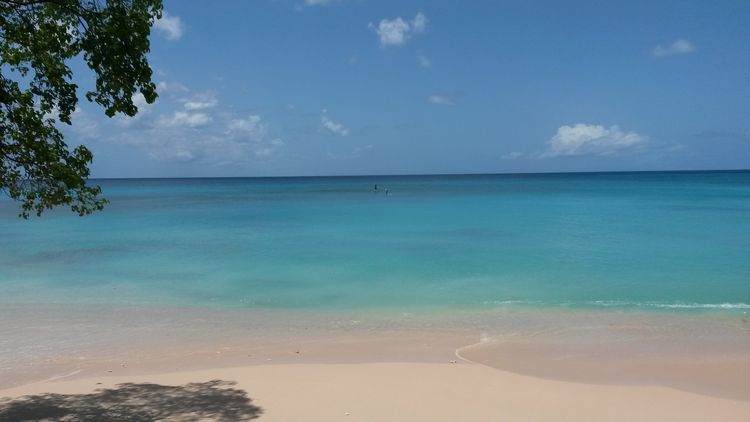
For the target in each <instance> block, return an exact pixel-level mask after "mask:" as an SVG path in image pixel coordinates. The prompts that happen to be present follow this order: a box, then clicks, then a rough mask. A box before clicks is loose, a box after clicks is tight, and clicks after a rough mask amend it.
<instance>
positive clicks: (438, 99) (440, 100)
mask: <svg viewBox="0 0 750 422" xmlns="http://www.w3.org/2000/svg"><path fill="white" fill-rule="evenodd" d="M427 100H428V101H429V102H431V103H433V104H437V105H441V106H452V105H455V104H456V103H455V102H453V100H451V99H450V98H448V97H445V96H442V95H430V96H429V97H427Z"/></svg>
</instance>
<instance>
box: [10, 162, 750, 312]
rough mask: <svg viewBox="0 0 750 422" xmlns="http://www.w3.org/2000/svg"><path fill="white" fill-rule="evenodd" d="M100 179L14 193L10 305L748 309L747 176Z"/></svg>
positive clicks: (749, 222) (749, 189) (749, 217)
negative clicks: (74, 202) (68, 197)
mask: <svg viewBox="0 0 750 422" xmlns="http://www.w3.org/2000/svg"><path fill="white" fill-rule="evenodd" d="M92 183H96V184H99V185H101V186H102V188H103V191H104V195H105V197H107V198H108V199H109V200H110V201H111V203H110V204H109V205H108V206H107V207H106V208H105V210H104V211H103V212H100V213H96V214H94V215H91V216H88V217H84V218H81V217H78V216H77V215H74V214H72V213H70V212H68V211H66V210H60V209H58V210H54V211H52V212H49V213H47V214H45V215H44V216H43V217H42V218H36V217H32V218H30V219H29V220H28V221H25V220H22V219H19V218H18V217H17V214H18V208H17V204H16V203H14V202H12V201H10V200H8V199H7V198H3V199H0V234H1V236H0V304H2V303H5V304H14V305H17V304H97V305H108V304H112V305H133V304H135V305H138V306H146V307H148V306H156V307H160V306H191V307H210V308H216V307H218V308H252V309H275V310H279V309H281V310H284V309H290V310H305V311H316V310H325V311H336V310H342V311H351V310H372V311H378V310H396V311H404V312H406V311H419V310H429V311H437V312H450V311H452V310H457V309H460V310H462V311H465V310H469V311H471V310H473V309H476V310H483V309H494V308H497V307H530V308H540V309H548V308H552V309H560V308H563V309H590V308H593V309H599V308H603V309H616V310H624V311H627V310H637V311H649V312H650V311H653V312H689V313H694V312H728V313H737V312H747V311H748V310H750V172H747V171H720V172H713V171H706V172H703V171H701V172H644V173H569V174H513V175H511V174H508V175H505V174H503V175H446V176H442V175H441V176H357V177H299V178H203V179H201V178H196V179H106V180H94V181H92ZM376 184H377V186H378V191H377V192H375V191H374V190H373V187H374V185H376ZM386 189H388V191H389V193H388V194H386V192H385V190H386Z"/></svg>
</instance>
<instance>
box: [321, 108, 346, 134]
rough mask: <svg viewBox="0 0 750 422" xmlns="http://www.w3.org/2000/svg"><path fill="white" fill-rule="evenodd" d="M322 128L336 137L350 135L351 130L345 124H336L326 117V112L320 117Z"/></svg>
mask: <svg viewBox="0 0 750 422" xmlns="http://www.w3.org/2000/svg"><path fill="white" fill-rule="evenodd" d="M320 127H321V128H323V129H325V130H326V131H328V132H330V133H332V134H334V135H339V136H347V135H349V129H348V128H347V127H346V126H344V125H343V124H341V123H337V122H334V121H333V120H331V119H329V118H328V116H327V115H326V111H325V110H323V115H322V116H321V117H320Z"/></svg>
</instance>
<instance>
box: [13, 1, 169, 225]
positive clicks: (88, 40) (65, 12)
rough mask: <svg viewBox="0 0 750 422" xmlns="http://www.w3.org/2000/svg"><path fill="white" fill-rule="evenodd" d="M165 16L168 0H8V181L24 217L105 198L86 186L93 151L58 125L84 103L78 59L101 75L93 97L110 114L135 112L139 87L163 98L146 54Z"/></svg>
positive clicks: (89, 205) (90, 205)
mask: <svg viewBox="0 0 750 422" xmlns="http://www.w3.org/2000/svg"><path fill="white" fill-rule="evenodd" d="M161 14H162V2H161V0H102V1H99V0H0V189H2V190H3V191H4V192H5V193H6V194H7V195H8V196H10V197H11V198H13V199H15V200H18V201H20V209H21V212H20V216H22V217H24V218H28V216H29V215H30V214H31V213H35V214H36V215H41V214H42V212H43V211H45V210H47V209H51V208H53V207H55V206H58V205H64V206H69V207H70V209H71V210H72V211H74V212H76V213H78V214H79V215H86V214H90V213H91V212H93V211H96V210H101V209H102V208H103V207H104V205H105V204H106V203H107V200H106V199H104V198H103V197H102V196H101V188H100V187H99V186H89V185H87V178H88V176H89V173H90V170H89V164H90V163H91V161H92V158H93V156H92V154H91V152H90V151H89V150H88V149H87V148H86V147H85V146H82V145H81V146H77V147H75V148H73V149H71V148H69V147H68V145H67V144H66V143H65V140H64V139H63V134H62V133H61V132H60V130H59V129H58V128H57V127H56V124H58V123H59V122H61V123H64V124H68V125H70V124H71V115H72V114H73V113H74V111H75V110H76V104H77V102H78V85H77V84H75V83H74V82H73V72H72V70H71V68H70V66H69V65H70V61H71V60H73V59H74V58H76V57H81V58H82V59H83V61H84V62H85V63H86V65H87V66H88V67H89V68H90V69H91V70H92V71H93V72H94V74H95V77H96V84H95V88H94V89H93V90H91V91H88V92H86V93H85V97H86V99H87V100H89V101H92V102H95V103H97V104H99V105H101V106H102V107H103V108H104V112H105V114H106V115H107V116H109V117H112V116H114V115H115V114H116V113H124V114H126V115H128V116H133V115H135V114H136V113H137V112H138V108H137V107H136V106H135V104H134V103H133V95H134V94H136V93H137V92H140V93H141V94H143V97H144V98H145V99H146V101H147V102H148V103H153V102H154V101H155V100H156V96H157V94H156V85H155V84H154V83H153V82H152V80H151V76H152V70H151V67H150V66H149V63H148V60H147V58H146V54H147V53H148V52H149V49H150V43H149V34H150V32H151V26H152V25H153V23H154V21H155V20H156V19H159V18H160V17H161Z"/></svg>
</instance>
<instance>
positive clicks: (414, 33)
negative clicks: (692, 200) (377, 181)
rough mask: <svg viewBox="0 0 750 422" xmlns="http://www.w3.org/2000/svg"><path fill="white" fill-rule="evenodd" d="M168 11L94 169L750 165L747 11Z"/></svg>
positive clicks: (346, 171) (203, 7)
mask: <svg viewBox="0 0 750 422" xmlns="http://www.w3.org/2000/svg"><path fill="white" fill-rule="evenodd" d="M164 4H165V13H164V17H163V18H162V19H161V20H160V21H158V22H157V23H156V24H155V25H154V28H153V30H152V35H151V53H150V54H149V61H150V63H151V65H152V68H153V69H154V82H155V83H157V86H158V92H159V98H158V99H157V101H156V102H155V103H154V104H152V105H147V104H145V102H144V101H143V97H142V96H140V95H136V96H135V97H134V101H135V102H136V104H137V105H139V110H140V111H139V113H138V115H137V116H135V117H133V118H127V117H124V116H115V117H114V118H111V119H110V118H107V117H106V116H105V115H104V112H103V110H102V109H101V108H99V107H98V106H96V105H95V104H91V103H88V102H87V101H86V100H85V99H83V98H82V96H81V98H82V99H81V101H80V103H79V107H78V109H77V110H76V112H75V115H74V118H73V126H71V127H66V128H64V132H65V134H66V139H67V142H68V144H69V145H78V144H84V145H86V146H88V147H89V148H90V149H91V150H92V151H93V152H94V163H93V164H92V176H93V177H208V176H212V177H213V176H306V175H356V174H368V175H369V174H442V173H515V172H568V171H631V170H633V171H642V170H700V169H748V168H750V25H749V24H748V22H750V1H747V0H738V1H732V0H726V1H720V2H706V1H634V0H629V1H617V0H612V1H606V2H602V1H593V0H591V1H541V0H517V1H489V0H487V1H458V0H455V1H444V0H425V1H404V0H398V1H396V0H394V1H391V0H254V1H239V0H236V1H223V2H221V3H220V4H219V3H216V4H211V5H210V6H208V5H207V3H206V2H205V1H188V0H182V1H176V0H166V1H165V2H164ZM73 66H74V70H75V72H76V75H77V77H76V78H77V81H78V82H79V84H80V86H81V92H84V91H85V90H86V89H87V88H90V87H91V86H92V83H93V77H92V76H91V74H90V72H89V71H88V70H87V69H85V68H84V67H83V66H81V64H80V63H78V64H75V63H74V64H73Z"/></svg>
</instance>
